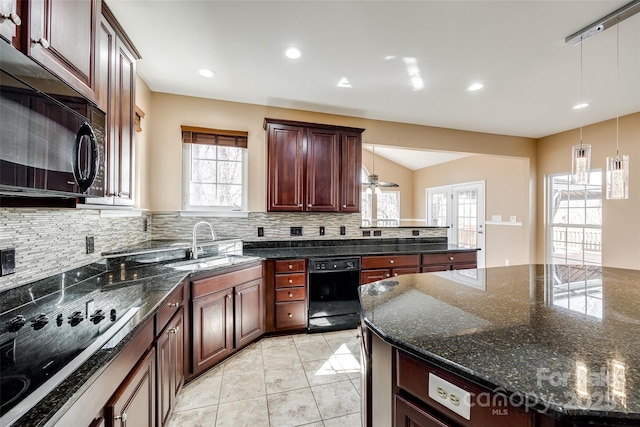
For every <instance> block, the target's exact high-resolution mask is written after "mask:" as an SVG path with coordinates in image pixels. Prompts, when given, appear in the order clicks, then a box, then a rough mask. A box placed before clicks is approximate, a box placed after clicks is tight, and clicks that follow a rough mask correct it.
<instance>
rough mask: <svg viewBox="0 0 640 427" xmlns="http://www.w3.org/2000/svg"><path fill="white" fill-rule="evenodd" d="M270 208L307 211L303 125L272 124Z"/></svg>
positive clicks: (268, 157) (269, 162) (270, 128)
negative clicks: (305, 206) (305, 201)
mask: <svg viewBox="0 0 640 427" xmlns="http://www.w3.org/2000/svg"><path fill="white" fill-rule="evenodd" d="M268 135H269V136H268V138H269V144H268V145H269V146H268V156H267V162H268V166H267V167H268V169H269V191H268V205H269V211H272V212H275V211H287V212H301V211H303V210H304V205H303V203H304V199H303V196H304V181H303V178H304V175H303V173H304V128H302V127H300V126H287V125H281V124H277V123H273V124H272V125H270V126H269V129H268Z"/></svg>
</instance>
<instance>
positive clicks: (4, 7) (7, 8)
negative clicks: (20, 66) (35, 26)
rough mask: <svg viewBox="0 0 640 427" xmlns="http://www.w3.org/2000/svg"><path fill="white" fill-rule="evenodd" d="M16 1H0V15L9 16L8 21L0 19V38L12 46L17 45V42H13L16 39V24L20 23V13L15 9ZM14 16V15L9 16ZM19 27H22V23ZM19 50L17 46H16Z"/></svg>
mask: <svg viewBox="0 0 640 427" xmlns="http://www.w3.org/2000/svg"><path fill="white" fill-rule="evenodd" d="M17 3H18V2H17V0H0V15H5V16H6V15H9V16H11V18H10V19H7V18H5V19H0V37H2V38H3V39H5V40H6V41H8V42H9V43H11V44H13V45H14V46H15V45H16V43H18V41H17V40H14V39H15V38H16V37H18V32H19V31H18V28H19V26H17V25H16V23H18V22H21V21H22V18H23V16H22V14H21V11H19V10H18V9H17ZM11 14H15V15H11ZM20 25H23V24H22V23H21V24H20ZM17 47H18V48H19V46H17Z"/></svg>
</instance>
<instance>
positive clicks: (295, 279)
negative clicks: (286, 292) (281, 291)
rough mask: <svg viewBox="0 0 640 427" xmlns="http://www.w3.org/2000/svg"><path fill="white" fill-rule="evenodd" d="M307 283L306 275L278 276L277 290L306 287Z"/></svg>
mask: <svg viewBox="0 0 640 427" xmlns="http://www.w3.org/2000/svg"><path fill="white" fill-rule="evenodd" d="M306 283H307V282H306V275H305V274H304V273H291V274H276V288H286V287H290V286H304V285H305V284H306Z"/></svg>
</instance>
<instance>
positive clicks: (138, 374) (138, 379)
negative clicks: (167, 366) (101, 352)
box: [105, 350, 156, 427]
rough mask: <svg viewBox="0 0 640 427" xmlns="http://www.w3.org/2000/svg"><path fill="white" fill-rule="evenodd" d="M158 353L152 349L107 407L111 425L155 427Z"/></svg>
mask: <svg viewBox="0 0 640 427" xmlns="http://www.w3.org/2000/svg"><path fill="white" fill-rule="evenodd" d="M154 359H155V352H154V351H153V350H151V351H149V352H148V353H147V355H146V356H145V357H144V358H143V359H142V360H141V361H140V362H139V363H138V365H136V367H135V368H134V370H133V371H132V372H131V374H129V376H128V377H127V379H126V380H125V381H124V383H122V384H121V385H120V387H119V388H118V390H117V391H116V392H115V394H114V395H113V397H112V398H111V399H110V400H109V402H108V403H107V406H106V407H105V417H106V419H107V420H106V421H107V422H106V424H107V426H108V427H111V426H113V427H127V426H136V427H155V424H156V416H155V401H156V398H155V397H156V395H155V382H154V368H155V364H154Z"/></svg>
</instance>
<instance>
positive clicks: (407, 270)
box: [391, 267, 420, 277]
mask: <svg viewBox="0 0 640 427" xmlns="http://www.w3.org/2000/svg"><path fill="white" fill-rule="evenodd" d="M415 273H420V267H402V268H392V269H391V276H392V277H398V276H402V275H403V274H415Z"/></svg>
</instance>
